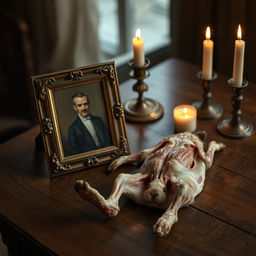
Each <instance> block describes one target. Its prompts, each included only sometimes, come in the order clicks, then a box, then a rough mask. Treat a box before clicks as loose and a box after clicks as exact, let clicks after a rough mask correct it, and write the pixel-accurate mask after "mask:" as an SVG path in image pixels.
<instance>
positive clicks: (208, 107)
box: [192, 71, 223, 119]
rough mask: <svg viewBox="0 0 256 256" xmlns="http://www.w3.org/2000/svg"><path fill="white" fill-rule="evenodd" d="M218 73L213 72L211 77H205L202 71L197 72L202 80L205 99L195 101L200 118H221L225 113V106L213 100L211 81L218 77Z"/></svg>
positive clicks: (194, 104)
mask: <svg viewBox="0 0 256 256" xmlns="http://www.w3.org/2000/svg"><path fill="white" fill-rule="evenodd" d="M217 76H218V75H217V73H216V72H213V75H212V78H211V79H208V80H206V79H203V76H202V72H201V71H199V72H198V73H197V77H198V79H200V80H201V82H202V88H203V95H202V96H203V100H202V101H197V102H194V103H193V104H192V105H193V106H194V107H195V108H196V109H197V117H198V118H199V119H215V118H219V117H220V116H221V115H222V113H223V108H222V106H221V105H220V104H218V103H216V102H214V101H212V100H211V98H212V94H211V83H212V81H214V80H215V79H216V78H217Z"/></svg>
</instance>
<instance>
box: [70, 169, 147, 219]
mask: <svg viewBox="0 0 256 256" xmlns="http://www.w3.org/2000/svg"><path fill="white" fill-rule="evenodd" d="M142 177H144V176H143V175H141V174H137V175H131V174H124V173H121V174H119V175H118V177H117V178H116V180H115V182H114V186H113V189H112V192H111V194H110V196H109V198H108V199H105V198H104V197H103V196H102V195H101V194H100V193H99V192H98V191H97V190H96V189H94V188H92V187H91V186H90V185H89V183H88V182H87V181H85V180H78V181H77V182H76V184H75V186H74V187H75V190H76V191H77V193H78V194H79V195H80V197H81V198H83V199H84V200H86V201H88V202H90V203H91V204H93V205H94V206H95V207H97V208H98V209H99V210H100V211H101V212H103V213H104V214H105V215H106V216H108V217H113V216H116V215H117V214H118V212H119V211H120V208H119V205H118V201H119V199H120V197H121V195H122V194H123V193H125V192H127V191H133V187H134V185H133V184H135V183H136V181H139V180H140V179H141V178H142Z"/></svg>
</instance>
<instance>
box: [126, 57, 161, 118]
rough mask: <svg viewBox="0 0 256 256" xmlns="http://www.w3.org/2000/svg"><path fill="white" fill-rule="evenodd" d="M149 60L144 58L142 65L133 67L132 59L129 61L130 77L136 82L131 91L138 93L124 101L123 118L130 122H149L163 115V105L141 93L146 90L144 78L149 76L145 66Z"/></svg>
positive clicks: (148, 63)
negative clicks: (134, 97)
mask: <svg viewBox="0 0 256 256" xmlns="http://www.w3.org/2000/svg"><path fill="white" fill-rule="evenodd" d="M149 65H150V61H149V60H148V59H145V65H144V66H143V67H135V66H134V61H133V60H132V61H130V62H129V66H130V67H131V68H132V71H131V72H130V74H129V75H130V77H131V78H133V79H136V80H137V82H136V83H135V84H134V85H133V91H135V92H137V93H138V98H136V99H130V100H127V101H126V102H125V103H124V111H125V118H126V120H128V121H132V122H150V121H153V120H156V119H158V118H160V117H161V116H162V115H163V106H162V105H161V104H160V103H159V102H157V101H156V100H153V99H150V98H145V97H144V95H143V93H144V92H146V91H148V85H147V84H146V83H145V82H144V79H146V78H148V77H149V75H150V74H149V72H148V70H147V67H148V66H149Z"/></svg>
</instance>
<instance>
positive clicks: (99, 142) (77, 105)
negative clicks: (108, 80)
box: [68, 92, 112, 155]
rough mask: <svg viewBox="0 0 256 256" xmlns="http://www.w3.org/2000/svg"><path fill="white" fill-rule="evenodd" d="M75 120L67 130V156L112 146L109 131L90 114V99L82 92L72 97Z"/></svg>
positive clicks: (97, 117) (100, 121)
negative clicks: (75, 114)
mask: <svg viewBox="0 0 256 256" xmlns="http://www.w3.org/2000/svg"><path fill="white" fill-rule="evenodd" d="M72 104H73V109H74V111H75V112H76V113H77V117H76V119H75V120H74V121H73V123H72V124H71V125H70V126H69V128H68V148H69V150H68V151H69V155H75V154H79V153H83V152H87V151H91V150H96V149H99V148H103V147H107V146H110V145H111V144H112V142H111V136H110V133H109V130H108V128H107V126H106V124H105V123H104V121H103V120H102V118H101V117H99V116H95V115H92V114H90V104H91V102H90V99H89V96H88V95H86V94H84V93H83V92H76V93H74V94H73V95H72Z"/></svg>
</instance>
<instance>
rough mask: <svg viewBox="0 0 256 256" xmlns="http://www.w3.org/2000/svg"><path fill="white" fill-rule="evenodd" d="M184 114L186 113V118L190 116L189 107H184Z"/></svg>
mask: <svg viewBox="0 0 256 256" xmlns="http://www.w3.org/2000/svg"><path fill="white" fill-rule="evenodd" d="M183 114H184V117H185V118H188V117H189V115H188V109H187V108H184V109H183Z"/></svg>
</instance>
